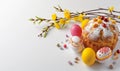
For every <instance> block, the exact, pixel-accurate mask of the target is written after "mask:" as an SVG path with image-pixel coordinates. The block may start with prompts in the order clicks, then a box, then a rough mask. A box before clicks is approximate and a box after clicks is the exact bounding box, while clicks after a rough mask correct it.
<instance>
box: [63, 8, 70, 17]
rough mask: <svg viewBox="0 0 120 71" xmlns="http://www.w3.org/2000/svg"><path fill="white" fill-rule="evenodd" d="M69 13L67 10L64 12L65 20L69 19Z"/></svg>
mask: <svg viewBox="0 0 120 71" xmlns="http://www.w3.org/2000/svg"><path fill="white" fill-rule="evenodd" d="M70 16H71V15H70V11H69V10H64V17H65V18H66V19H70Z"/></svg>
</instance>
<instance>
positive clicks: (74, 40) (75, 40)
mask: <svg viewBox="0 0 120 71" xmlns="http://www.w3.org/2000/svg"><path fill="white" fill-rule="evenodd" d="M72 41H73V42H74V43H78V42H80V38H79V37H78V36H73V37H72Z"/></svg>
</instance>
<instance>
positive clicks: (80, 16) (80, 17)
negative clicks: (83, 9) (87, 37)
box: [78, 14, 85, 22]
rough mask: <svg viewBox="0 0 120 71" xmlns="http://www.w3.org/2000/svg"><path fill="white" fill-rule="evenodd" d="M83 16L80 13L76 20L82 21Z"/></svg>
mask: <svg viewBox="0 0 120 71" xmlns="http://www.w3.org/2000/svg"><path fill="white" fill-rule="evenodd" d="M84 16H85V15H84V14H80V15H79V17H78V20H79V21H80V22H82V21H83V19H84Z"/></svg>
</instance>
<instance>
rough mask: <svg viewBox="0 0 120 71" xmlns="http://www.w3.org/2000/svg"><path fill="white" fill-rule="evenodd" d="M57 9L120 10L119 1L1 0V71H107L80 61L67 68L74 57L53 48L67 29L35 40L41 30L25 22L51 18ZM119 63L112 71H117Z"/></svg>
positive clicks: (63, 36)
mask: <svg viewBox="0 0 120 71" xmlns="http://www.w3.org/2000/svg"><path fill="white" fill-rule="evenodd" d="M57 5H60V6H61V7H62V8H67V9H69V10H71V11H74V12H75V11H82V10H88V9H94V8H99V7H105V8H108V7H109V6H115V9H116V10H120V1H119V0H0V71H107V70H109V69H108V68H107V67H105V66H103V65H97V64H96V65H94V66H92V67H87V66H86V65H84V64H83V62H82V61H80V63H79V64H75V65H74V66H70V65H69V64H68V63H67V61H69V60H72V59H74V58H73V57H74V55H72V54H71V53H70V51H61V50H59V49H58V48H57V47H56V43H57V42H60V41H63V40H64V38H65V35H66V33H68V32H69V30H68V29H65V30H56V29H53V30H51V31H50V33H49V35H48V36H47V38H45V39H43V38H39V37H37V35H38V34H39V32H40V30H41V28H42V27H43V26H39V25H33V24H32V23H31V22H30V21H28V19H29V18H32V17H34V16H40V17H44V18H50V16H51V14H52V13H54V12H55V10H54V9H53V6H57ZM43 24H44V23H43ZM118 62H119V63H117V64H118V65H116V66H115V68H114V69H113V70H114V71H119V70H120V68H119V65H120V61H118Z"/></svg>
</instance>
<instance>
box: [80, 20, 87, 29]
mask: <svg viewBox="0 0 120 71" xmlns="http://www.w3.org/2000/svg"><path fill="white" fill-rule="evenodd" d="M88 22H89V19H84V20H83V21H82V23H81V28H82V29H84V27H85V26H86V25H87V24H88Z"/></svg>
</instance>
